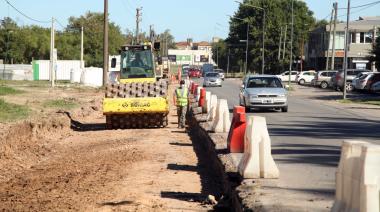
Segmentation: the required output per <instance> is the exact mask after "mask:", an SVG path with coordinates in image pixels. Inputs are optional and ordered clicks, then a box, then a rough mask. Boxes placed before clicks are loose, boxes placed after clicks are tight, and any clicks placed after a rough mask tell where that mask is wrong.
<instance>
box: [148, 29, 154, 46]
mask: <svg viewBox="0 0 380 212" xmlns="http://www.w3.org/2000/svg"><path fill="white" fill-rule="evenodd" d="M149 40H150V42H151V43H152V44H153V43H154V35H153V25H149Z"/></svg>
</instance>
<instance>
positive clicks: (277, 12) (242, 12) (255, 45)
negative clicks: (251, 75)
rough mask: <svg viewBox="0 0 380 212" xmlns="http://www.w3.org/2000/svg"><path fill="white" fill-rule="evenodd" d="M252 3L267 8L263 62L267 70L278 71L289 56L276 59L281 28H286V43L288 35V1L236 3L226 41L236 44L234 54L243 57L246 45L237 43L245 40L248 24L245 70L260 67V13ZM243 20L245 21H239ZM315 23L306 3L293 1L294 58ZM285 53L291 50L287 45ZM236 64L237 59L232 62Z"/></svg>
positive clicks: (289, 4)
mask: <svg viewBox="0 0 380 212" xmlns="http://www.w3.org/2000/svg"><path fill="white" fill-rule="evenodd" d="M247 5H253V6H257V7H261V8H264V9H265V11H266V28H265V37H266V40H265V62H266V68H265V72H266V73H277V72H280V71H283V70H284V69H287V68H285V67H288V64H289V57H287V58H286V59H285V61H279V60H278V49H279V43H280V34H281V28H283V29H285V25H288V27H287V29H288V31H287V35H288V36H287V42H289V38H290V23H291V13H290V11H291V0H276V1H263V0H244V1H243V4H242V5H240V6H239V9H238V11H237V12H236V13H235V15H234V17H232V18H231V20H230V33H229V37H228V38H227V39H226V42H227V43H229V44H230V45H231V46H237V47H239V48H236V50H235V53H236V54H237V55H239V56H240V58H243V57H245V48H244V46H242V45H241V43H240V42H239V41H240V40H245V39H246V37H247V35H246V33H247V31H246V30H247V24H249V25H250V31H249V40H250V43H249V56H248V69H249V70H250V71H254V72H260V70H261V60H262V59H261V58H262V57H261V55H262V24H263V12H262V11H261V10H259V9H255V8H252V7H249V6H247ZM242 20H244V21H242ZM314 25H315V19H314V18H313V12H312V11H310V10H309V9H308V7H307V5H306V3H304V2H301V1H294V40H293V54H294V57H295V58H296V57H298V56H300V55H301V52H302V51H301V48H302V46H303V44H302V43H303V42H305V41H306V40H307V39H308V33H307V32H308V30H309V29H310V28H312V27H313V26H314ZM287 47H288V48H287V55H289V52H290V45H287ZM231 62H232V63H233V64H232V65H236V64H237V63H238V60H236V59H235V60H233V61H231Z"/></svg>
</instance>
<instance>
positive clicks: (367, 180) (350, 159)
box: [331, 141, 380, 212]
mask: <svg viewBox="0 0 380 212" xmlns="http://www.w3.org/2000/svg"><path fill="white" fill-rule="evenodd" d="M379 193H380V146H379V145H373V144H370V143H368V142H364V141H344V142H343V145H342V152H341V157H340V161H339V166H338V169H337V172H336V192H335V202H334V205H333V207H332V209H331V211H333V212H340V211H344V212H345V211H350V212H351V211H358V212H359V211H360V212H380V195H379Z"/></svg>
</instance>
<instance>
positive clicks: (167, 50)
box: [165, 33, 169, 56]
mask: <svg viewBox="0 0 380 212" xmlns="http://www.w3.org/2000/svg"><path fill="white" fill-rule="evenodd" d="M168 54H169V49H168V34H167V33H165V56H168Z"/></svg>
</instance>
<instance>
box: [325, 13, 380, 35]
mask: <svg viewBox="0 0 380 212" xmlns="http://www.w3.org/2000/svg"><path fill="white" fill-rule="evenodd" d="M336 27H337V29H336V30H337V31H338V32H343V31H344V30H345V28H346V22H342V23H338V24H337V25H336ZM374 27H380V16H371V17H360V18H359V20H356V21H350V31H359V32H361V31H362V32H368V31H371V30H373V28H374ZM325 30H326V31H329V25H326V29H325Z"/></svg>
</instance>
